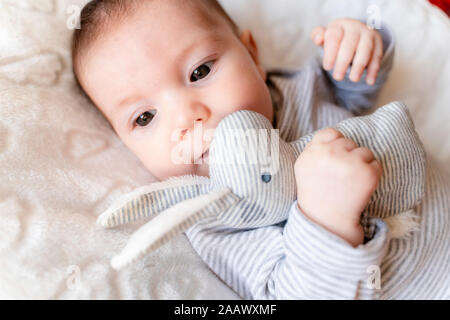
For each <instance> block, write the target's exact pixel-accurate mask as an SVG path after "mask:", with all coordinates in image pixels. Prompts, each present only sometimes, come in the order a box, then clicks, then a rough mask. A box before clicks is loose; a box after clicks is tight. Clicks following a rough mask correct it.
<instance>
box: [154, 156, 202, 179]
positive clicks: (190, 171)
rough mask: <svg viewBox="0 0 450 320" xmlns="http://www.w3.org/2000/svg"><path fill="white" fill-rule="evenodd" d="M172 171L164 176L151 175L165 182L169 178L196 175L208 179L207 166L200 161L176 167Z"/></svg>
mask: <svg viewBox="0 0 450 320" xmlns="http://www.w3.org/2000/svg"><path fill="white" fill-rule="evenodd" d="M173 169H174V170H168V171H166V172H165V173H164V174H160V175H158V174H153V175H154V176H155V177H156V178H157V179H158V180H159V181H164V180H167V179H168V178H171V177H179V176H185V175H197V176H203V177H208V178H209V164H208V163H207V162H206V161H205V160H202V161H201V162H200V160H199V161H197V163H196V164H194V163H193V164H186V165H182V167H179V166H176V167H175V168H173Z"/></svg>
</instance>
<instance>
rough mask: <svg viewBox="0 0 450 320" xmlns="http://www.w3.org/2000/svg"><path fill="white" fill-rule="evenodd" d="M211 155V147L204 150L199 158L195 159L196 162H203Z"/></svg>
mask: <svg viewBox="0 0 450 320" xmlns="http://www.w3.org/2000/svg"><path fill="white" fill-rule="evenodd" d="M208 157H209V148H208V149H207V150H206V151H205V152H203V154H202V155H201V156H200V157H198V158H197V160H196V161H195V163H196V164H203V163H204V161H205V159H206V158H208Z"/></svg>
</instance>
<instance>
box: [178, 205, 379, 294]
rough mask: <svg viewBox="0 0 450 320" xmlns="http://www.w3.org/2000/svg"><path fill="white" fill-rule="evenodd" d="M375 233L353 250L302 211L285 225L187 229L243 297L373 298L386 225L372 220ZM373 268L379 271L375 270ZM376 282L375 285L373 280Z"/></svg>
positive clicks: (213, 266)
mask: <svg viewBox="0 0 450 320" xmlns="http://www.w3.org/2000/svg"><path fill="white" fill-rule="evenodd" d="M369 224H371V225H373V226H374V229H375V234H374V236H373V238H372V239H371V240H370V241H368V242H367V243H365V244H363V245H360V246H358V247H357V248H353V247H352V246H351V245H349V244H348V243H347V242H346V241H344V240H342V239H341V238H339V237H337V236H335V235H334V234H333V233H331V232H329V231H327V230H326V229H324V228H322V227H321V226H319V225H317V224H315V223H314V222H312V221H311V220H309V219H308V218H306V216H304V215H302V213H301V212H300V211H299V209H298V206H297V202H296V201H295V202H293V203H292V206H291V208H290V213H289V219H288V220H287V222H286V223H285V224H284V225H283V223H280V224H277V225H272V226H268V227H262V228H255V229H247V230H246V229H244V230H242V229H232V228H207V227H203V226H202V225H201V224H198V225H195V226H193V227H191V228H190V229H188V230H187V231H186V235H187V236H188V238H189V240H190V242H191V244H192V246H193V247H194V249H195V250H196V251H197V253H198V254H199V255H200V256H201V257H202V259H203V260H204V261H205V263H207V264H208V266H209V267H210V268H211V269H212V270H213V271H214V272H215V273H216V274H217V275H218V276H219V277H220V278H221V279H222V280H223V281H224V282H225V283H227V284H228V285H229V286H230V287H231V288H233V289H234V290H235V291H236V292H237V293H238V294H239V295H240V296H241V297H243V298H244V299H373V298H377V293H379V292H380V290H379V288H376V287H373V286H372V285H373V284H377V283H378V282H377V281H376V280H377V279H378V278H377V277H378V276H380V274H379V273H376V270H377V269H376V267H375V268H374V267H373V266H380V265H381V262H382V260H383V258H384V256H385V254H386V249H387V244H388V242H387V241H388V240H387V227H386V225H385V224H384V222H383V221H382V220H381V219H370V220H369ZM374 270H375V272H374ZM372 280H375V281H372Z"/></svg>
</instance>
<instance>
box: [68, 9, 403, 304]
mask: <svg viewBox="0 0 450 320" xmlns="http://www.w3.org/2000/svg"><path fill="white" fill-rule="evenodd" d="M311 36H312V39H313V41H314V43H315V44H316V45H317V46H319V49H320V52H321V54H322V57H321V64H319V63H318V62H317V61H316V60H311V62H310V63H308V64H307V65H306V66H305V68H304V69H303V70H302V71H301V72H300V71H298V72H291V73H289V72H281V71H273V72H266V71H265V70H264V68H263V66H262V65H261V62H260V60H259V57H258V47H257V44H256V42H255V40H254V38H253V36H252V34H251V32H250V31H249V30H243V31H240V30H239V29H238V27H237V26H236V25H235V23H234V22H233V21H232V19H231V18H230V17H229V16H228V15H227V14H226V12H225V11H224V10H223V9H222V7H221V6H220V4H219V3H218V2H217V1H216V0H94V1H91V2H90V3H89V4H87V6H86V7H85V8H84V9H83V11H82V13H81V29H80V30H76V31H75V34H74V38H73V44H72V60H73V70H74V73H75V76H76V79H77V81H78V83H79V85H80V87H81V89H82V90H83V92H84V93H85V94H86V95H87V96H88V97H89V98H90V99H91V101H92V102H93V103H94V104H95V106H96V107H97V108H98V109H99V110H100V111H101V112H102V114H103V115H104V116H105V117H106V119H107V120H108V121H109V123H110V124H111V126H112V128H113V129H114V131H115V132H116V133H117V135H118V136H119V137H120V139H121V140H122V141H123V143H124V144H125V145H126V146H127V147H128V148H129V149H130V150H131V151H132V152H133V153H134V154H135V155H136V156H137V157H138V158H139V159H140V160H141V161H142V163H143V164H144V165H145V167H146V168H148V170H149V171H150V172H151V173H152V174H153V175H154V176H155V177H156V178H158V179H159V180H164V179H166V178H168V177H172V176H180V175H187V174H195V175H200V176H208V174H209V170H208V162H207V161H202V159H203V160H207V155H208V148H209V142H208V141H210V139H208V137H206V135H205V136H204V137H203V141H205V142H206V143H202V144H201V146H200V152H197V154H195V152H194V153H193V156H192V157H191V161H189V163H179V162H177V161H174V154H175V153H176V152H175V150H178V148H179V147H180V146H183V147H187V148H190V149H191V150H193V149H196V148H197V149H198V148H199V147H198V145H195V144H193V143H192V141H191V139H190V136H191V135H192V134H193V132H194V131H195V129H196V128H197V126H198V125H201V128H202V130H203V131H204V132H207V131H209V130H213V129H214V128H215V127H216V126H217V125H218V123H219V122H220V121H221V120H222V119H223V118H224V117H225V116H227V115H229V114H230V113H232V112H235V111H238V110H242V109H246V110H253V111H256V112H259V113H261V114H262V115H264V116H265V117H267V119H269V120H270V121H271V122H272V124H273V125H274V127H275V128H279V129H280V136H281V138H283V139H285V140H286V141H292V140H295V139H297V138H299V137H301V136H302V135H304V134H307V133H309V132H312V131H314V130H317V129H321V128H325V127H327V126H332V125H334V124H335V123H337V122H338V121H341V120H343V119H345V118H348V117H350V116H352V115H355V114H357V113H358V112H359V111H361V110H363V109H367V108H369V107H370V106H372V105H373V103H374V99H375V98H376V96H377V93H378V92H379V90H380V88H381V86H382V84H383V83H384V82H385V80H386V78H387V75H388V72H389V70H390V68H391V65H392V57H393V51H394V49H393V47H394V44H393V38H392V35H391V34H390V33H389V31H388V30H386V29H383V30H374V29H370V28H368V27H367V26H366V25H365V24H364V23H362V22H360V21H358V20H352V19H337V20H334V21H332V22H331V23H329V24H328V25H327V26H326V27H322V26H319V27H317V28H315V29H314V30H312V33H311ZM337 104H340V106H337ZM191 154H192V153H191ZM381 173H382V168H381V166H380V164H379V163H378V162H377V161H376V160H375V159H374V156H373V153H372V152H371V151H370V150H369V149H367V148H359V147H358V146H357V145H356V143H355V142H353V141H352V140H350V139H346V138H344V137H343V135H342V134H341V133H339V132H338V131H336V130H334V129H330V128H328V129H323V130H321V131H320V132H318V133H317V134H316V135H315V137H314V139H313V140H312V141H311V143H310V144H309V145H308V147H307V148H306V149H305V151H304V152H303V153H302V154H301V155H300V157H299V158H298V159H297V161H296V163H295V179H296V181H297V193H298V197H297V198H298V199H297V206H298V208H297V209H298V212H297V214H303V215H305V217H307V218H308V219H310V221H312V222H313V223H314V224H316V225H317V226H319V227H320V228H323V229H324V230H327V232H330V233H331V234H333V235H335V236H337V237H339V238H340V239H343V240H344V241H346V242H347V243H348V244H349V248H357V247H360V248H361V247H364V246H365V245H367V241H369V242H370V239H364V232H363V228H362V226H361V223H360V217H361V213H362V211H363V210H364V208H365V207H366V205H367V203H368V201H369V199H370V197H371V195H372V194H373V192H374V190H375V189H376V187H377V184H378V182H379V180H380V177H381ZM280 228H281V226H280ZM244 238H245V237H244ZM247 241H248V242H250V239H249V238H247ZM193 245H194V247H195V246H196V244H193ZM196 250H197V251H199V250H198V249H197V248H196ZM213 254H217V257H216V258H215V260H214V263H217V261H224V260H221V259H222V258H224V257H221V256H220V252H216V253H211V254H210V256H211V255H213ZM272 258H273V257H272ZM211 259H213V258H211ZM206 262H207V263H208V264H210V265H211V263H209V262H208V261H206ZM213 269H214V270H215V271H216V272H217V273H218V274H219V275H220V276H221V277H222V278H225V277H226V276H230V275H229V274H228V273H227V270H226V263H225V262H223V265H222V266H220V267H217V268H213ZM219 269H220V270H219ZM292 271H293V272H295V270H292ZM243 274H244V273H243ZM243 274H242V275H231V277H232V278H229V279H225V280H226V281H227V282H228V283H229V284H230V285H231V286H232V287H234V288H235V289H236V290H237V291H238V292H239V293H240V294H241V295H242V296H244V297H247V298H248V297H251V298H254V297H267V296H265V295H263V294H256V293H255V292H254V291H252V289H251V287H252V285H253V284H252V283H251V279H250V277H249V278H247V279H244V278H243V277H244V275H243ZM225 275H226V276H225ZM302 276H305V277H307V276H308V275H306V274H305V275H302ZM311 276H312V277H313V275H311ZM339 276H340V275H337V277H338V278H339ZM233 277H234V278H233ZM230 279H234V280H230ZM236 279H238V280H236ZM259 280H260V279H259V278H258V281H259ZM330 283H333V281H331V282H330ZM268 286H269V284H268ZM337 289H339V290H342V291H345V290H346V288H344V287H342V288H340V287H339V288H337ZM267 290H269V289H267ZM269 296H270V295H269ZM292 296H295V294H294V293H293V294H292Z"/></svg>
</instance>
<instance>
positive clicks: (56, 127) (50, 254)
mask: <svg viewBox="0 0 450 320" xmlns="http://www.w3.org/2000/svg"><path fill="white" fill-rule="evenodd" d="M85 2H86V1H85V0H58V1H53V0H39V1H38V0H3V1H1V2H0V177H1V179H0V219H1V222H0V298H6V299H9V298H31V299H36V298H39V299H47V298H60V299H67V298H71V299H72V298H73V299H76V298H82V299H177V298H180V299H216V298H225V299H235V298H238V297H237V295H236V294H234V292H233V291H231V290H230V289H229V288H228V287H227V286H226V285H224V284H223V283H222V282H221V280H219V279H218V278H217V277H216V276H215V275H214V274H213V273H212V272H211V271H210V270H209V269H208V268H207V267H206V265H205V264H203V262H202V261H201V259H200V258H199V257H198V256H197V255H196V253H195V252H194V251H193V249H192V248H191V246H190V244H189V242H188V241H187V240H186V238H185V237H184V236H183V235H182V236H180V237H178V238H177V239H176V241H172V242H170V243H168V244H167V245H165V246H163V247H162V248H160V249H159V250H157V251H155V252H153V253H152V254H151V255H149V256H148V257H147V258H146V259H144V260H142V261H140V262H138V263H136V264H134V265H133V266H130V267H129V268H127V269H124V270H123V271H121V272H119V273H116V272H115V271H113V270H112V269H111V268H110V267H109V260H110V258H111V257H112V256H113V255H114V254H115V253H117V252H119V251H120V249H121V248H123V246H124V245H125V243H126V241H127V239H128V238H129V236H130V234H131V233H132V232H133V231H134V230H135V229H136V227H137V225H135V226H129V227H124V228H121V229H118V230H116V231H111V230H108V231H104V230H101V229H98V228H97V227H96V226H95V220H96V218H97V216H98V215H99V214H100V213H101V212H103V211H104V210H105V209H106V208H107V207H108V206H109V205H110V204H111V203H112V202H113V200H114V199H116V198H117V197H118V196H119V195H120V194H123V193H126V192H129V191H131V190H133V189H134V188H136V187H138V186H141V185H144V184H148V183H150V182H153V181H155V179H154V177H153V176H152V175H151V174H150V173H149V172H147V171H146V170H145V168H144V167H143V165H142V164H141V163H140V162H139V161H138V159H137V158H136V157H135V156H134V155H133V154H131V153H130V152H129V151H128V150H127V149H126V148H125V147H124V146H123V145H122V143H121V142H120V140H119V139H118V138H117V137H116V136H115V134H114V133H113V132H112V131H111V129H110V128H109V126H108V124H107V122H106V120H105V119H103V117H102V116H101V114H100V112H98V111H97V110H96V109H95V108H94V107H93V106H91V105H90V104H89V103H88V102H87V101H86V100H85V99H84V98H82V96H81V95H80V94H79V92H77V91H76V87H75V83H74V79H73V75H72V72H71V65H70V63H71V62H70V49H69V45H70V36H71V33H72V31H71V30H69V29H68V28H67V24H68V23H69V24H70V22H71V21H72V20H73V19H72V18H73V17H72V15H73V13H74V11H70V10H69V11H67V10H68V9H69V8H70V9H73V8H74V7H70V6H71V5H78V6H81V5H82V4H84V3H85ZM221 3H223V5H224V7H225V9H226V10H228V11H229V12H230V14H231V16H232V17H234V18H235V20H236V22H237V23H238V25H240V26H241V27H249V28H251V29H252V31H253V33H254V35H255V38H256V40H257V42H258V44H259V47H260V54H261V58H262V61H263V63H264V65H265V66H266V67H268V68H270V67H293V68H294V67H295V68H297V67H300V66H301V65H302V63H303V62H304V61H305V60H306V59H307V58H308V57H309V56H310V55H311V54H313V53H314V49H315V48H314V47H313V45H312V43H311V42H310V40H309V33H310V30H311V29H312V28H313V26H315V25H317V24H326V22H327V21H329V20H330V19H331V18H333V17H336V16H343V15H350V16H354V17H357V16H359V17H360V14H364V13H365V9H366V8H367V4H364V3H363V2H362V1H360V0H342V1H339V2H336V1H332V0H324V1H320V2H319V1H308V0H301V1H299V0H284V1H272V0H264V1H262V0H226V1H225V0H223V1H221ZM371 3H372V2H371ZM377 3H378V4H379V7H380V9H381V14H382V18H383V19H384V20H385V22H386V23H387V24H388V25H390V26H392V28H393V30H394V32H395V33H396V36H397V56H396V62H395V66H394V70H393V73H392V76H391V78H390V79H389V81H388V83H387V85H386V88H385V89H384V90H383V92H382V95H381V97H380V100H379V102H378V105H382V104H385V103H387V102H389V101H391V100H403V101H405V102H406V103H407V104H408V106H409V107H410V108H411V110H412V113H413V116H414V117H415V122H416V127H417V130H418V132H419V134H420V135H421V138H422V140H423V141H424V142H425V146H426V148H427V149H428V151H429V152H430V153H432V154H435V155H436V156H439V159H440V160H441V163H446V164H448V163H450V161H449V160H450V142H449V141H446V140H445V139H444V137H447V136H448V134H449V133H450V132H449V127H448V123H450V109H449V108H448V102H449V101H450V93H449V92H448V90H446V88H447V86H448V83H449V80H450V79H449V77H450V63H449V61H448V52H449V49H450V48H449V47H450V45H449V44H448V43H447V42H445V41H443V40H444V39H448V38H449V35H450V26H449V25H450V23H449V22H448V19H447V18H446V17H445V16H444V14H443V13H440V12H439V11H438V10H437V9H435V8H433V7H431V5H428V4H427V3H426V2H425V1H424V0H415V1H407V0H397V1H380V2H377ZM68 12H69V13H68ZM399 16H401V17H402V19H398V17H399ZM436 137H438V139H436Z"/></svg>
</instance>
